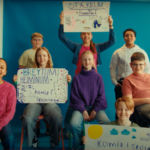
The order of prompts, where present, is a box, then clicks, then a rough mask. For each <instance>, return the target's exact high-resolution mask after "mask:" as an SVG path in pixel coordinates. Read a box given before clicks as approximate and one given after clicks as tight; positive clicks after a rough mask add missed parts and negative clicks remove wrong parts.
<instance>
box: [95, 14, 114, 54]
mask: <svg viewBox="0 0 150 150" xmlns="http://www.w3.org/2000/svg"><path fill="white" fill-rule="evenodd" d="M108 22H109V28H110V31H109V40H108V41H107V42H105V43H100V44H97V45H98V47H99V50H100V52H102V51H104V50H105V49H107V48H109V47H111V46H112V45H114V44H115V42H116V35H115V32H114V30H113V19H112V18H111V16H108Z"/></svg>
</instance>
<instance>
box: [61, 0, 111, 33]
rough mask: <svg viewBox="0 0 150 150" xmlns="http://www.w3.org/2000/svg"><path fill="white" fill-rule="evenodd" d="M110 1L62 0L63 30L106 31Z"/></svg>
mask: <svg viewBox="0 0 150 150" xmlns="http://www.w3.org/2000/svg"><path fill="white" fill-rule="evenodd" d="M109 6H110V2H102V1H64V2H63V10H64V32H108V31H109V24H108V16H109Z"/></svg>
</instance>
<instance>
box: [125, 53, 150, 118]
mask: <svg viewBox="0 0 150 150" xmlns="http://www.w3.org/2000/svg"><path fill="white" fill-rule="evenodd" d="M130 66H131V68H132V71H133V73H132V74H131V75H129V76H127V77H126V78H125V79H124V81H123V85H122V93H123V95H124V96H127V97H129V98H132V99H133V101H134V104H135V110H136V111H137V112H140V113H142V114H143V115H144V116H145V117H147V118H148V119H150V74H148V73H144V72H143V71H144V68H145V66H146V63H145V55H144V54H143V53H141V52H136V53H134V54H133V55H132V56H131V63H130Z"/></svg>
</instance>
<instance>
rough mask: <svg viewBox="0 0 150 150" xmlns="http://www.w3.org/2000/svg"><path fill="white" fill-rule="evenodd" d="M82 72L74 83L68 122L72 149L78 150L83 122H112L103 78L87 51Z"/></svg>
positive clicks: (67, 117) (83, 57)
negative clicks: (107, 110) (71, 137)
mask: <svg viewBox="0 0 150 150" xmlns="http://www.w3.org/2000/svg"><path fill="white" fill-rule="evenodd" d="M81 64H82V69H81V72H80V73H78V74H76V75H75V76H74V78H73V81H72V86H71V96H70V105H69V108H68V110H67V111H69V112H70V113H66V118H65V119H66V120H70V118H71V121H70V130H71V133H72V135H73V145H72V148H73V149H74V150H75V149H78V148H79V146H80V143H81V138H82V133H81V124H82V121H83V120H84V121H93V120H95V119H96V120H97V121H98V123H99V124H107V123H109V122H110V120H109V119H108V117H107V115H106V113H105V109H106V108H107V102H106V96H105V89H104V83H103V79H102V76H101V75H100V74H98V73H97V72H96V67H95V63H94V55H93V53H92V52H91V51H85V52H83V53H82V55H81Z"/></svg>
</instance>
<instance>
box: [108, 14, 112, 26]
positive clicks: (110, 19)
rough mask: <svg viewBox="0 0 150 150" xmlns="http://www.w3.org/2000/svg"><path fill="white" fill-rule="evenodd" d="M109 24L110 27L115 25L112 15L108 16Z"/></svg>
mask: <svg viewBox="0 0 150 150" xmlns="http://www.w3.org/2000/svg"><path fill="white" fill-rule="evenodd" d="M108 23H109V25H113V19H112V18H111V15H109V16H108Z"/></svg>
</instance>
